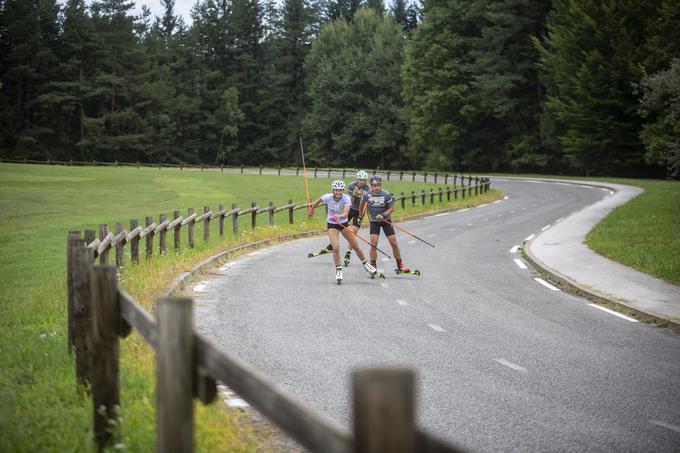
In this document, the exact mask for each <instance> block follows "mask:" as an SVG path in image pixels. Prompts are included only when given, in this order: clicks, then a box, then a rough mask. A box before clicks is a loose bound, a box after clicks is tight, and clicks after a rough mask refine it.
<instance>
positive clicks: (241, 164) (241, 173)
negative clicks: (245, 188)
mask: <svg viewBox="0 0 680 453" xmlns="http://www.w3.org/2000/svg"><path fill="white" fill-rule="evenodd" d="M241 174H243V164H241Z"/></svg>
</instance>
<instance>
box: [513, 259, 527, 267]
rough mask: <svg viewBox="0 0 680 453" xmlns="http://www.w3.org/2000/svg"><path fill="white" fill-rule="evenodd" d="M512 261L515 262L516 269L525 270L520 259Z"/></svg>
mask: <svg viewBox="0 0 680 453" xmlns="http://www.w3.org/2000/svg"><path fill="white" fill-rule="evenodd" d="M513 261H514V262H515V264H516V265H517V267H519V268H520V269H526V268H527V266H526V264H524V263H523V262H522V260H521V259H519V258H515V259H514V260H513Z"/></svg>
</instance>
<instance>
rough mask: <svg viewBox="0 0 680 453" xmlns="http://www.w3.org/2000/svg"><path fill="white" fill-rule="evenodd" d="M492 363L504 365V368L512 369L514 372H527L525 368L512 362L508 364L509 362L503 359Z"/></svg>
mask: <svg viewBox="0 0 680 453" xmlns="http://www.w3.org/2000/svg"><path fill="white" fill-rule="evenodd" d="M494 361H496V362H498V363H500V364H501V365H504V366H506V367H508V368H512V369H513V370H515V371H521V372H522V373H526V372H527V369H526V368H524V367H523V366H519V365H517V364H516V363H512V362H510V361H509V360H505V359H494Z"/></svg>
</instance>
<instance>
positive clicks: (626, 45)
mask: <svg viewBox="0 0 680 453" xmlns="http://www.w3.org/2000/svg"><path fill="white" fill-rule="evenodd" d="M656 3H657V2H639V1H633V0H624V1H618V0H617V1H614V0H608V1H602V2H600V1H592V0H574V1H556V2H555V4H554V9H553V11H552V12H551V13H550V15H549V16H548V34H547V37H546V40H545V42H544V43H543V44H539V48H540V49H541V53H542V59H541V66H542V80H543V82H544V84H545V86H546V87H547V96H548V97H547V100H546V105H545V108H546V117H545V120H546V123H547V124H548V125H549V126H550V127H549V130H548V133H549V134H550V138H551V139H552V140H553V141H554V144H555V146H559V147H560V148H561V149H562V150H563V151H564V154H565V156H566V158H567V159H568V162H569V164H570V165H571V166H572V167H573V168H574V169H576V171H578V172H579V173H585V174H586V175H589V174H633V173H634V172H635V173H636V174H639V171H640V169H641V164H643V154H644V148H643V146H642V142H641V141H640V138H639V134H640V131H641V129H642V119H641V117H640V114H639V112H638V99H637V97H636V96H635V94H634V91H633V83H634V82H637V81H638V80H640V78H641V75H642V74H641V66H642V63H643V62H644V61H645V58H646V56H647V55H646V53H647V51H646V42H645V39H646V36H645V33H644V31H645V30H646V29H647V27H648V24H649V21H650V20H651V19H653V18H654V17H655V16H656V14H657V12H656V9H657V8H656V7H657V5H656Z"/></svg>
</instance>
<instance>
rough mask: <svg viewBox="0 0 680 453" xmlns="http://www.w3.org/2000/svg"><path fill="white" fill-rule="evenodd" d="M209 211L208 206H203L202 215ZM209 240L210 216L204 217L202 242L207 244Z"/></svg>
mask: <svg viewBox="0 0 680 453" xmlns="http://www.w3.org/2000/svg"><path fill="white" fill-rule="evenodd" d="M208 211H210V207H209V206H203V214H205V213H206V212H208ZM209 240H210V216H208V217H206V218H205V220H204V221H203V241H204V242H208V241H209Z"/></svg>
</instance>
